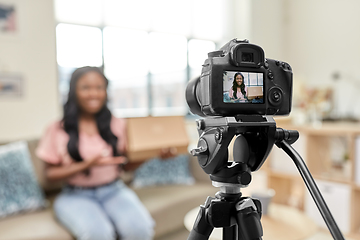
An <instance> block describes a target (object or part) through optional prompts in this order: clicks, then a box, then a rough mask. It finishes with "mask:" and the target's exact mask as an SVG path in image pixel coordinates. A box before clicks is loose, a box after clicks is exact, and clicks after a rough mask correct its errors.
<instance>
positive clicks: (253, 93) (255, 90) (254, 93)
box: [247, 86, 263, 100]
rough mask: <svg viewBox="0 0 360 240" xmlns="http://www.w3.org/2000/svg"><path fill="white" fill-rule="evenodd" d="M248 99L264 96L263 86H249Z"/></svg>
mask: <svg viewBox="0 0 360 240" xmlns="http://www.w3.org/2000/svg"><path fill="white" fill-rule="evenodd" d="M247 90H248V99H249V100H252V99H254V98H262V97H263V88H262V87H260V86H257V87H248V88H247Z"/></svg>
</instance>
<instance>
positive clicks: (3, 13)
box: [0, 0, 18, 34]
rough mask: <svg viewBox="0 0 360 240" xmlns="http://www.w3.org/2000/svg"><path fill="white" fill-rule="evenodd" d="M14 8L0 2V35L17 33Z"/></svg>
mask: <svg viewBox="0 0 360 240" xmlns="http://www.w3.org/2000/svg"><path fill="white" fill-rule="evenodd" d="M17 28H18V26H17V18H16V7H15V5H14V4H11V3H6V2H4V1H1V0H0V34H4V33H16V32H17Z"/></svg>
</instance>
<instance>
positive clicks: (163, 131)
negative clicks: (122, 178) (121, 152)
mask: <svg viewBox="0 0 360 240" xmlns="http://www.w3.org/2000/svg"><path fill="white" fill-rule="evenodd" d="M127 134H128V158H129V161H131V162H139V161H145V160H148V159H150V158H154V157H159V155H160V151H161V149H163V148H175V149H176V150H177V154H181V153H188V145H189V138H188V136H187V132H186V128H185V119H184V116H166V117H143V118H128V119H127Z"/></svg>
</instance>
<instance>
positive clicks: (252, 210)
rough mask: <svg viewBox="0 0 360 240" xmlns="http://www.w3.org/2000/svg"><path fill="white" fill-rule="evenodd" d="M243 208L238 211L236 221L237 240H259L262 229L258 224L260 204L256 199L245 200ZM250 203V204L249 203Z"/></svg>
mask: <svg viewBox="0 0 360 240" xmlns="http://www.w3.org/2000/svg"><path fill="white" fill-rule="evenodd" d="M247 201H248V203H246V204H243V206H244V208H241V206H240V208H239V209H238V212H237V215H236V220H237V225H238V235H239V238H238V239H239V240H261V239H262V236H263V229H262V225H261V222H260V218H261V203H260V201H259V200H257V199H251V198H248V199H247ZM250 201H252V203H250Z"/></svg>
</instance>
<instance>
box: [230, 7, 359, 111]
mask: <svg viewBox="0 0 360 240" xmlns="http://www.w3.org/2000/svg"><path fill="white" fill-rule="evenodd" d="M234 1H236V0H234ZM236 2H237V5H238V6H237V7H236V11H241V6H243V5H244V3H249V2H250V6H249V7H248V11H249V12H251V18H250V22H249V23H248V24H246V26H244V23H243V21H237V22H236V26H235V28H236V31H235V33H236V34H237V35H238V36H241V38H249V40H250V42H251V43H255V44H258V45H260V46H261V47H262V48H263V49H264V50H265V56H266V57H268V58H273V59H278V60H283V61H286V62H288V63H290V65H291V66H292V68H293V72H294V82H295V83H297V82H303V83H304V84H305V85H306V86H312V87H314V86H316V87H319V86H320V87H322V86H324V87H331V88H333V89H334V90H335V107H336V111H335V112H336V113H338V114H339V115H340V116H347V115H352V116H355V117H359V118H360V104H356V103H357V102H359V101H360V71H358V68H359V67H358V66H359V65H360V57H359V54H360V14H359V9H360V1H357V0H301V1H300V0H252V1H249V0H239V1H236ZM246 27H248V28H250V31H248V32H247V35H248V36H249V37H246V36H245V37H244V36H242V35H243V32H244V29H246ZM245 32H246V31H245ZM334 72H340V74H341V76H342V80H340V81H334V80H333V78H332V75H333V73H334ZM356 105H358V106H359V107H356Z"/></svg>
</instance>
